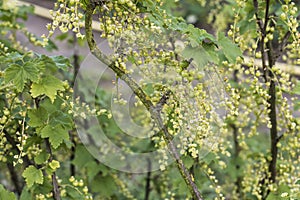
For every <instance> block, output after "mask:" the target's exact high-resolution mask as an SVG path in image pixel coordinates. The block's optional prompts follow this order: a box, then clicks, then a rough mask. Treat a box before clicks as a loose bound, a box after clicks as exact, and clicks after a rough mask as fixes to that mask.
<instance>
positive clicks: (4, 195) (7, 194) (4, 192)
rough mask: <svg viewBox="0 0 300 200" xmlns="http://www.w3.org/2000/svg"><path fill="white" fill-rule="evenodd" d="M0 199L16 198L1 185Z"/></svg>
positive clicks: (11, 199)
mask: <svg viewBox="0 0 300 200" xmlns="http://www.w3.org/2000/svg"><path fill="white" fill-rule="evenodd" d="M0 199H5V200H16V199H17V198H16V196H15V195H14V193H13V192H9V191H7V190H6V189H5V188H4V187H3V185H0Z"/></svg>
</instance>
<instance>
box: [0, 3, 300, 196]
mask: <svg viewBox="0 0 300 200" xmlns="http://www.w3.org/2000/svg"><path fill="white" fill-rule="evenodd" d="M91 2H92V3H93V5H92V7H93V8H94V7H95V12H94V13H93V14H95V15H97V18H98V20H99V22H100V25H99V27H98V29H100V32H101V37H102V38H105V39H107V41H108V44H109V45H113V47H114V48H113V53H112V54H111V55H110V56H108V58H106V57H104V56H103V55H100V56H99V57H100V58H102V59H103V60H104V61H106V62H110V63H109V64H110V65H109V67H111V68H113V67H115V69H117V70H119V71H121V72H120V73H121V74H122V73H123V75H124V77H125V78H126V77H127V78H128V79H130V80H131V81H133V82H134V81H136V85H137V86H138V89H141V90H142V91H143V92H144V94H145V98H146V99H134V98H133V99H134V100H133V103H132V102H130V103H132V104H134V106H133V105H131V104H130V111H129V112H130V117H132V119H133V120H132V121H134V122H136V124H138V125H139V126H140V127H142V128H140V130H138V131H137V132H139V131H140V132H141V133H140V135H141V134H142V132H143V130H142V129H143V127H151V128H150V129H149V130H148V131H147V135H151V137H150V138H135V137H131V136H129V135H126V131H124V130H122V127H119V126H118V124H117V123H116V122H115V121H114V118H113V117H112V114H116V113H110V111H108V110H109V109H110V107H112V104H114V105H123V104H124V102H125V103H126V101H125V100H124V99H122V92H120V94H119V93H118V94H117V95H118V98H115V99H113V101H112V100H111V99H112V96H113V95H111V94H109V92H107V91H105V89H97V90H96V91H94V88H89V87H88V86H89V84H88V83H83V86H82V88H80V89H79V90H78V91H76V92H73V89H72V88H71V86H72V85H73V84H74V83H73V81H74V79H73V78H74V77H73V76H75V75H76V70H77V69H73V67H74V66H72V65H71V62H70V60H69V59H68V58H65V57H63V56H47V55H40V54H37V53H33V52H31V51H28V50H27V49H26V48H25V47H23V46H22V44H20V43H19V42H18V37H17V35H18V34H19V33H22V34H23V35H25V36H26V37H27V38H28V41H29V42H31V43H32V44H33V45H35V46H44V47H45V48H46V49H50V50H51V49H55V48H56V47H55V44H54V43H53V42H51V41H50V40H49V38H50V37H51V36H52V34H53V33H54V31H55V30H56V29H57V28H58V29H60V30H61V31H62V32H63V34H62V35H60V36H58V37H57V38H56V39H57V40H59V42H60V41H64V40H68V42H69V43H75V42H79V43H80V42H82V41H83V40H82V39H83V37H84V36H83V35H82V34H81V32H80V31H81V29H82V28H83V25H84V24H83V20H84V19H85V17H86V16H84V15H87V14H89V11H90V10H89V9H91V8H90V5H89V4H90V3H91ZM197 2H198V3H199V4H198V3H197ZM197 2H196V1H190V0H186V1H167V0H154V1H150V0H145V1H140V0H113V1H101V2H100V3H99V1H87V0H80V1H77V0H68V1H62V0H58V1H57V3H56V4H55V6H54V10H53V11H51V12H50V13H51V15H52V17H53V23H51V24H48V25H47V28H48V29H49V36H43V37H41V38H39V37H36V36H34V35H33V34H31V33H29V32H28V31H27V30H26V28H24V24H23V22H22V20H26V19H27V14H28V13H32V12H33V7H32V6H29V7H28V6H16V5H15V4H14V1H7V0H6V1H0V6H1V8H0V22H1V23H0V27H1V31H0V107H1V109H0V167H1V172H0V177H1V179H3V184H4V183H5V186H6V188H7V189H9V190H11V191H12V192H11V191H8V190H7V189H5V188H4V186H3V185H0V199H1V200H2V199H5V200H6V199H7V200H15V199H17V196H18V197H19V199H21V200H31V199H32V200H33V199H37V200H44V199H49V200H50V199H51V200H52V199H54V200H56V199H59V198H58V197H57V196H59V197H60V199H62V200H69V199H70V200H71V199H82V200H89V199H147V198H148V199H191V198H192V196H193V192H191V190H190V191H189V188H190V186H191V185H190V183H189V182H188V181H186V179H187V176H186V174H182V173H180V172H179V170H178V166H180V165H181V163H182V165H181V166H184V167H185V168H186V171H187V173H188V174H190V175H191V181H192V182H195V184H196V187H198V189H199V190H200V193H201V195H202V196H203V198H204V199H264V200H273V199H274V200H275V199H297V198H299V194H300V184H299V183H300V180H299V177H300V171H299V155H300V152H299V149H300V148H299V147H300V145H299V144H300V141H299V130H300V128H299V124H300V121H299V117H298V116H297V115H296V114H295V113H294V112H293V110H291V108H294V109H295V110H298V109H299V105H300V103H299V102H300V101H299V95H300V84H299V81H298V80H297V79H296V78H295V77H293V76H292V74H288V73H286V72H283V71H282V70H281V69H279V68H277V65H276V64H277V62H278V61H280V62H283V64H286V63H289V64H292V65H299V63H300V62H299V59H300V57H299V55H300V54H299V52H300V50H299V49H300V45H299V44H300V34H299V24H298V21H299V20H298V19H299V9H300V8H299V1H283V2H279V1H278V2H275V1H267V2H269V3H270V5H269V7H267V5H268V4H266V1H263V0H258V1H257V3H258V4H257V6H258V7H257V8H256V7H255V6H256V5H255V2H256V1H240V0H230V1H229V0H228V1H205V0H199V1H197ZM297 3H298V4H297ZM195 4H197V5H195ZM187 5H194V6H192V7H190V8H187V7H186V6H187ZM203 5H205V7H202V6H203ZM199 10H201V11H203V13H200V15H201V16H202V19H201V20H202V21H203V23H204V20H207V21H208V22H209V23H211V24H210V25H209V26H208V25H207V27H214V30H210V29H209V30H203V29H199V28H198V27H196V26H195V25H192V24H188V23H187V22H186V21H185V20H184V18H187V16H180V15H181V14H182V13H187V14H194V15H197V13H195V12H199ZM82 11H83V12H82ZM266 11H267V13H266ZM266 14H267V15H268V14H269V16H267V18H265V16H266ZM178 16H179V17H178ZM198 19H199V18H198ZM266 21H267V23H266V24H263V26H261V24H260V23H265V22H266ZM195 24H197V23H195ZM198 25H199V23H198ZM85 28H86V30H88V28H89V27H85ZM68 31H73V32H74V33H75V35H76V36H77V37H78V38H80V40H79V41H77V39H76V38H74V37H73V35H72V36H71V34H69V32H68ZM214 31H215V32H216V34H215V33H213V32H214ZM225 31H226V33H225ZM210 33H212V34H210ZM287 36H289V37H288V38H286V39H285V37H287ZM87 39H91V40H92V41H94V38H87ZM120 43H121V44H120ZM281 45H283V46H282V49H278V47H280V46H281ZM91 51H92V52H93V53H95V52H96V49H91ZM100 53H102V52H100ZM101 56H103V57H101ZM99 57H98V58H99ZM243 57H244V58H243ZM263 59H264V60H263ZM103 60H102V61H103ZM190 62H191V63H190ZM260 63H261V64H260ZM271 63H274V65H271ZM76 65H77V64H76ZM261 65H265V66H261ZM150 66H151V68H150ZM155 66H157V67H155ZM134 70H136V71H139V72H140V74H138V75H139V76H142V78H141V80H140V81H137V80H135V79H134V78H135V74H134V73H132V71H134ZM206 76H207V77H206ZM124 77H121V76H119V77H118V78H117V82H118V81H119V82H120V79H124ZM174 77H175V78H174ZM220 77H224V82H222V81H217V80H218V79H219V78H220ZM160 78H161V79H160ZM206 78H208V81H207V80H206ZM128 79H127V82H126V80H125V83H128ZM151 79H152V80H155V81H153V82H151V83H149V82H147V81H148V80H151ZM156 80H157V81H156ZM115 84H118V83H115ZM100 85H101V84H100ZM129 86H132V85H130V84H129ZM215 88H217V89H215ZM218 89H220V90H218ZM223 89H224V90H225V91H226V93H227V96H226V97H225V98H224V99H223V98H222V97H221V96H222V94H221V93H222V91H221V90H223ZM189 90H192V92H190V91H189ZM215 90H218V91H215ZM135 92H136V91H135ZM137 93H138V92H136V94H137ZM215 93H217V94H218V95H215ZM90 94H93V95H90ZM220 94H221V95H220ZM73 95H74V99H73V98H72V96H73ZM214 95H215V96H217V97H215V96H214ZM79 96H80V97H79ZM224 96H225V95H224ZM227 97H229V98H227ZM291 97H293V98H291ZM191 99H192V101H190V100H191ZM143 100H144V101H143ZM145 100H147V102H149V101H150V102H151V103H152V104H153V106H156V107H155V112H158V113H159V114H160V115H161V120H162V123H163V128H164V129H166V131H167V133H168V134H169V135H168V134H167V135H166V134H165V133H164V131H161V130H159V127H157V124H156V125H155V124H154V123H153V120H152V119H153V118H155V117H153V113H154V112H153V113H149V112H147V111H146V110H145V108H144V107H143V103H142V102H145ZM191 104H192V105H191ZM114 105H113V106H114ZM216 105H218V106H220V107H221V106H224V105H225V106H226V107H227V108H228V110H227V112H226V113H225V114H224V117H223V118H222V120H224V122H223V121H222V120H221V121H222V122H219V121H218V120H219V118H218V117H217V115H218V114H219V113H218V112H221V113H223V111H220V110H218V109H219V107H216ZM146 107H147V106H146ZM119 114H120V116H121V115H122V113H117V114H116V115H118V116H117V117H119ZM151 115H152V116H151ZM89 116H95V117H96V119H97V120H98V122H99V127H100V128H101V131H103V135H104V136H105V137H107V138H108V139H109V140H111V141H113V143H114V145H116V146H118V147H120V150H123V151H124V152H125V153H128V154H130V153H141V154H142V153H147V152H152V151H157V150H158V149H159V151H160V152H161V153H162V154H163V156H162V158H160V159H159V167H160V169H161V170H160V171H157V172H149V173H145V174H130V173H123V172H120V171H117V170H115V169H111V168H109V167H108V166H105V165H104V164H103V163H100V162H99V161H98V160H97V159H95V157H93V155H92V154H91V153H90V151H91V149H92V151H93V153H95V152H96V153H97V152H98V151H99V152H100V150H99V149H101V153H103V154H105V156H107V158H108V160H109V161H110V162H111V163H113V164H114V165H116V166H119V167H123V169H129V168H130V166H123V165H124V162H121V161H122V160H118V159H115V158H116V157H117V155H116V154H118V153H119V152H118V153H116V152H114V151H110V150H111V149H107V148H106V147H107V146H106V145H107V144H105V143H103V142H102V143H101V140H100V139H101V133H99V127H96V126H91V124H92V123H91V121H90V118H89ZM114 117H115V116H114ZM151 117H152V119H151ZM73 119H76V125H82V126H83V127H85V128H86V129H87V130H86V131H87V138H80V137H79V136H78V135H77V133H76V128H78V127H76V126H75V123H74V121H73ZM128 126H129V125H128ZM274 127H275V129H276V130H275V129H274ZM274 130H275V131H274ZM216 132H220V135H218V134H216ZM135 134H136V133H135ZM164 134H165V135H164ZM168 137H170V138H171V140H170V141H172V142H173V141H176V142H177V143H176V148H177V150H178V152H177V153H178V154H179V155H180V158H179V161H178V163H179V164H178V163H177V164H176V163H173V164H171V165H167V164H165V163H166V162H167V160H168V159H169V160H170V159H173V158H172V157H171V156H172V155H171V154H170V153H169V152H168V151H167V150H170V148H169V149H166V148H168V147H169V146H168V145H166V143H168V141H169V140H166V138H167V139H168ZM172 139H174V140H172ZM81 140H82V141H85V140H92V141H94V143H97V144H100V145H98V146H97V147H94V148H89V150H90V151H88V150H87V148H86V146H85V145H86V144H83V143H82V141H81ZM91 145H94V144H93V143H91ZM275 150H276V151H275ZM126 158H127V157H125V156H124V157H123V158H122V159H126ZM274 158H276V162H275V164H274V162H272V159H274ZM130 162H131V161H130ZM133 162H135V163H133ZM133 162H132V163H129V164H133V166H138V165H139V164H140V163H139V160H138V161H136V160H134V161H133ZM152 164H157V163H151V162H150V161H149V163H148V166H147V167H148V168H149V169H151V167H152ZM126 167H127V168H126ZM2 169H3V170H2ZM179 169H180V167H179ZM145 170H146V169H145ZM274 170H275V171H276V173H275V175H274V173H273V171H274ZM7 175H9V177H8V176H7ZM147 185H149V186H148V187H146V186H147ZM147 193H148V194H149V196H148V197H145V195H146V194H147ZM194 198H195V197H194Z"/></svg>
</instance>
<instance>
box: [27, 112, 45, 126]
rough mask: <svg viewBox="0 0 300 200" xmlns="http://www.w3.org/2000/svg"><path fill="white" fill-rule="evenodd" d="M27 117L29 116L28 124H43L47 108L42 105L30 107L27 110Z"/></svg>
mask: <svg viewBox="0 0 300 200" xmlns="http://www.w3.org/2000/svg"><path fill="white" fill-rule="evenodd" d="M28 117H29V118H30V121H29V125H30V126H32V127H38V126H42V125H44V123H45V122H46V121H47V119H48V113H47V110H46V109H45V108H43V107H39V108H38V109H32V110H29V111H28Z"/></svg>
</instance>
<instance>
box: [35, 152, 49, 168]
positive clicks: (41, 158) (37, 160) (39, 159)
mask: <svg viewBox="0 0 300 200" xmlns="http://www.w3.org/2000/svg"><path fill="white" fill-rule="evenodd" d="M49 157H50V155H49V154H48V153H47V152H46V151H42V152H40V153H39V154H38V155H37V156H35V157H34V162H35V163H36V164H38V165H41V164H43V163H45V162H46V161H47V160H48V159H49Z"/></svg>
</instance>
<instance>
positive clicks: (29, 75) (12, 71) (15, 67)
mask: <svg viewBox="0 0 300 200" xmlns="http://www.w3.org/2000/svg"><path fill="white" fill-rule="evenodd" d="M4 76H5V81H6V82H10V81H12V82H13V83H14V84H15V85H16V88H17V90H18V91H19V92H21V91H22V90H23V89H24V86H25V83H26V82H27V80H28V79H29V80H31V81H36V80H37V79H38V69H37V68H36V66H35V65H32V63H31V62H27V63H25V64H24V65H23V66H21V65H19V64H11V65H10V66H9V67H8V68H7V69H6V70H5V75H4Z"/></svg>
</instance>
